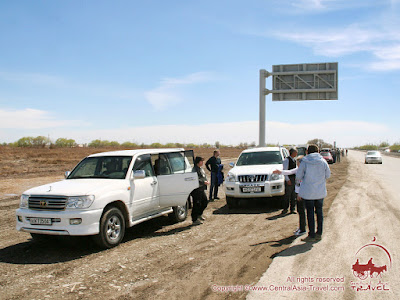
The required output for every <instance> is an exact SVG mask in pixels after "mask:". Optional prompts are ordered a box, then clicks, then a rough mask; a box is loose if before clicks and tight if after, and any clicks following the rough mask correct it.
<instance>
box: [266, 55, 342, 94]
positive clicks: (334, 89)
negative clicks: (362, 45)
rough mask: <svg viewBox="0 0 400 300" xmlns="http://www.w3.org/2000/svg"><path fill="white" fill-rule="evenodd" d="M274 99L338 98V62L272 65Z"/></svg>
mask: <svg viewBox="0 0 400 300" xmlns="http://www.w3.org/2000/svg"><path fill="white" fill-rule="evenodd" d="M270 92H272V100H273V101H302V100H337V99H338V63H337V62H335V63H315V64H296V65H275V66H272V91H270Z"/></svg>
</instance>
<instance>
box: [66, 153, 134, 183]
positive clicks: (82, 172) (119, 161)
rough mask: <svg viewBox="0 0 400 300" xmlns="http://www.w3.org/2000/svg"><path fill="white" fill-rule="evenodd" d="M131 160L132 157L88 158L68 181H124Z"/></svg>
mask: <svg viewBox="0 0 400 300" xmlns="http://www.w3.org/2000/svg"><path fill="white" fill-rule="evenodd" d="M131 160H132V157H131V156H97V157H87V158H85V159H84V160H82V161H81V162H80V163H79V164H78V165H77V166H76V167H75V169H74V170H73V171H72V172H71V174H70V175H69V176H68V178H67V179H78V178H79V179H81V178H109V179H124V178H125V176H126V172H127V171H128V168H129V165H130V163H131Z"/></svg>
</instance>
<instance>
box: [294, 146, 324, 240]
mask: <svg viewBox="0 0 400 300" xmlns="http://www.w3.org/2000/svg"><path fill="white" fill-rule="evenodd" d="M330 176H331V170H330V169H329V166H328V163H327V162H326V160H325V159H324V158H323V157H322V156H321V155H320V154H319V149H318V146H317V145H309V146H308V148H307V155H306V156H305V157H304V158H303V159H302V162H301V164H300V166H299V169H298V170H297V173H296V180H301V187H300V192H299V197H300V198H301V199H303V200H304V204H305V207H306V211H307V222H308V229H309V232H308V236H307V237H306V238H304V239H303V241H305V242H313V241H316V240H321V238H322V227H323V212H322V206H323V203H324V198H325V197H326V195H327V192H326V180H327V179H328V178H329V177H330ZM315 213H316V214H317V231H316V232H315Z"/></svg>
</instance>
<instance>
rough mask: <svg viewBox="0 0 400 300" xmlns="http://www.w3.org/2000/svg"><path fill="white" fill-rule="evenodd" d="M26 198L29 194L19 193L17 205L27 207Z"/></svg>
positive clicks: (27, 198)
mask: <svg viewBox="0 0 400 300" xmlns="http://www.w3.org/2000/svg"><path fill="white" fill-rule="evenodd" d="M28 200H29V196H28V195H24V194H22V195H21V200H20V201H19V207H20V208H27V207H28Z"/></svg>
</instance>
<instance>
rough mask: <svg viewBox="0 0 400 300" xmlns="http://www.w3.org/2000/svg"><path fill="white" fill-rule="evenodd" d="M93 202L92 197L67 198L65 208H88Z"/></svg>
mask: <svg viewBox="0 0 400 300" xmlns="http://www.w3.org/2000/svg"><path fill="white" fill-rule="evenodd" d="M93 201H94V195H89V196H72V197H68V200H67V208H77V209H83V208H89V207H90V205H92V203H93Z"/></svg>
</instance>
